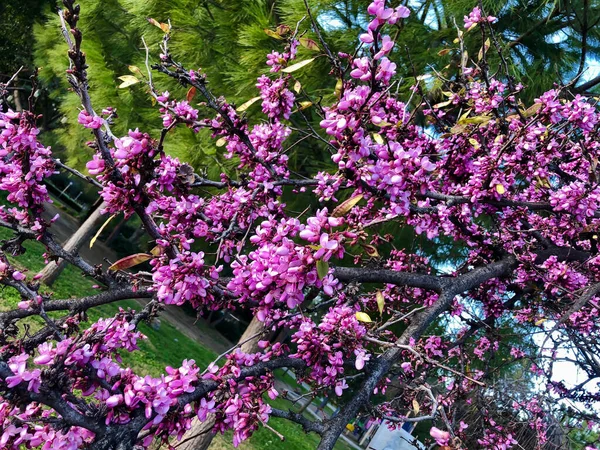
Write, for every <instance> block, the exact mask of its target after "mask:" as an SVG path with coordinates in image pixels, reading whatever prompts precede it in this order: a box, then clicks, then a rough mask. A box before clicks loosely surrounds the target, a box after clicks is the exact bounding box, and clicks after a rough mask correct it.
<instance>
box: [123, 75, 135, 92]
mask: <svg viewBox="0 0 600 450" xmlns="http://www.w3.org/2000/svg"><path fill="white" fill-rule="evenodd" d="M119 80H121V81H122V83H121V84H120V85H119V88H120V89H123V88H126V87H129V86H133V85H134V84H137V83H139V82H140V80H138V79H137V78H136V77H134V76H133V75H122V76H120V77H119Z"/></svg>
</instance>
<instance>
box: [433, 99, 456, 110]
mask: <svg viewBox="0 0 600 450" xmlns="http://www.w3.org/2000/svg"><path fill="white" fill-rule="evenodd" d="M450 103H452V99H450V100H446V101H445V102H441V103H436V104H435V105H433V107H434V109H439V108H443V107H444V106H448V105H449V104H450Z"/></svg>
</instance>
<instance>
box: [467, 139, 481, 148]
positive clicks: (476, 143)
mask: <svg viewBox="0 0 600 450" xmlns="http://www.w3.org/2000/svg"><path fill="white" fill-rule="evenodd" d="M469 143H470V144H471V145H472V146H473V148H475V150H477V149H478V148H479V147H481V145H480V144H479V142H478V141H477V139H475V138H469Z"/></svg>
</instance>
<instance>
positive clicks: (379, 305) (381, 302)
mask: <svg viewBox="0 0 600 450" xmlns="http://www.w3.org/2000/svg"><path fill="white" fill-rule="evenodd" d="M375 299H376V300H377V309H378V310H379V314H383V307H384V306H385V299H384V298H383V294H382V293H381V291H377V294H375Z"/></svg>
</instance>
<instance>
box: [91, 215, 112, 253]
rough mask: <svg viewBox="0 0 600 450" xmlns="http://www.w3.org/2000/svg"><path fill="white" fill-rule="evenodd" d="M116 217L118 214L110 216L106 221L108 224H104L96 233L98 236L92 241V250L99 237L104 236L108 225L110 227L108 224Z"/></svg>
mask: <svg viewBox="0 0 600 450" xmlns="http://www.w3.org/2000/svg"><path fill="white" fill-rule="evenodd" d="M115 215H116V214H113V215H112V216H110V217H109V218H108V219H106V222H104V223H103V224H102V226H101V227H100V229H99V230H98V231H97V232H96V234H95V235H94V237H93V238H92V240H91V241H90V248H92V247H93V246H94V244H95V243H96V239H98V237H99V236H100V235H101V234H102V232H103V231H104V229H105V228H106V225H108V223H109V222H110V221H111V220H113V219H114V218H115Z"/></svg>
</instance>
